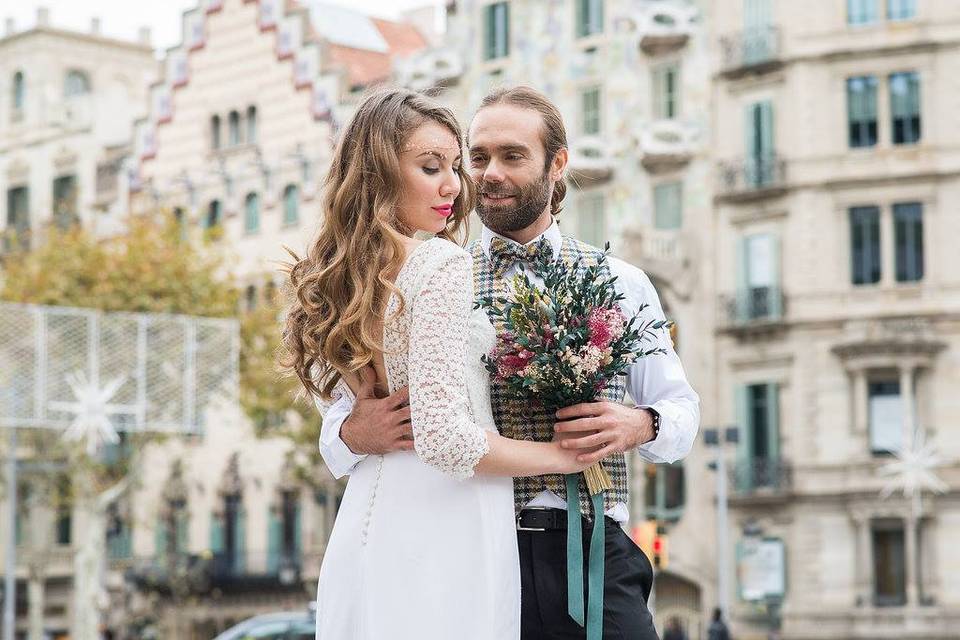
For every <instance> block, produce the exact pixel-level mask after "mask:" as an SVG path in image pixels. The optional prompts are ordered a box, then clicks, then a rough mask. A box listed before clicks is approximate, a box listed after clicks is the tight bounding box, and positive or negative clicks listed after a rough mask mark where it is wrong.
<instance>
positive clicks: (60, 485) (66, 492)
mask: <svg viewBox="0 0 960 640" xmlns="http://www.w3.org/2000/svg"><path fill="white" fill-rule="evenodd" d="M56 510H57V516H56V518H57V519H56V523H55V525H54V526H55V532H54V533H55V538H56V543H57V544H58V545H62V546H67V545H69V544H70V540H71V535H70V534H71V533H72V531H71V529H72V526H71V525H72V517H71V516H72V510H71V508H70V478H69V477H67V476H61V477H60V478H59V481H58V482H57V487H56Z"/></svg>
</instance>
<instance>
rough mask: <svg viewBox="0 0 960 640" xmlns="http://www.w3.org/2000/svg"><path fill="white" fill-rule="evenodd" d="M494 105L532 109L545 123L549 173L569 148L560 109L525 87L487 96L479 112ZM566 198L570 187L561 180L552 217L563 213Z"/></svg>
mask: <svg viewBox="0 0 960 640" xmlns="http://www.w3.org/2000/svg"><path fill="white" fill-rule="evenodd" d="M495 104H509V105H513V106H515V107H521V108H524V109H533V110H534V111H536V112H537V113H539V114H540V117H541V118H542V119H543V128H542V129H541V131H540V141H541V142H542V143H543V148H544V150H545V151H546V159H545V160H544V163H543V170H544V171H545V172H546V171H548V170H549V169H550V163H552V162H553V159H554V158H555V157H556V155H557V152H558V151H560V149H566V148H567V129H566V127H564V126H563V116H562V115H560V110H559V109H557V106H556V105H555V104H553V103H552V102H551V101H550V98H548V97H547V96H546V95H544V94H543V93H540V92H539V91H537V90H536V89H534V88H532V87H527V86H523V85H520V86H516V87H503V88H500V89H497V90H495V91H493V92H492V93H489V94H487V96H486V97H485V98H484V99H483V100H482V101H481V102H480V109H483V108H484V107H490V106H493V105H495ZM480 109H478V111H479V110H480ZM565 195H567V183H566V181H565V180H564V179H563V178H561V179H560V180H557V182H556V183H555V184H554V185H553V194H552V195H551V197H550V213H552V214H553V215H557V214H559V213H560V212H561V211H563V207H562V206H561V203H562V202H563V198H564V196H565Z"/></svg>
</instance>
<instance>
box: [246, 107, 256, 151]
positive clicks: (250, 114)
mask: <svg viewBox="0 0 960 640" xmlns="http://www.w3.org/2000/svg"><path fill="white" fill-rule="evenodd" d="M256 141H257V108H256V107H255V106H253V105H250V106H249V107H247V144H254V143H255V142H256Z"/></svg>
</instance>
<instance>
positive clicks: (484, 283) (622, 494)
mask: <svg viewBox="0 0 960 640" xmlns="http://www.w3.org/2000/svg"><path fill="white" fill-rule="evenodd" d="M470 253H471V255H472V256H473V289H474V295H475V296H476V297H477V298H481V297H486V296H492V297H495V298H496V297H499V298H502V297H505V296H506V291H507V284H508V280H507V279H506V278H502V277H501V278H497V277H496V275H495V274H494V270H493V266H492V265H491V264H490V260H489V258H487V256H486V254H485V253H484V252H483V248H482V247H481V246H480V243H479V242H474V243H473V244H472V245H471V246H470ZM601 255H602V252H601V251H600V250H599V249H596V248H594V247H591V246H590V245H588V244H584V243H582V242H580V241H578V240H574V239H573V238H567V237H564V238H563V245H562V248H561V249H560V259H561V260H563V261H564V262H566V263H567V264H568V265H572V264H573V262H574V260H576V259H577V258H581V265H582V268H586V267H588V266H590V265H593V264H596V263H597V260H598V259H599V258H600V256H601ZM604 276H605V277H606V276H609V267H608V268H607V273H605V274H604ZM491 320H492V319H491ZM498 324H499V323H497V322H494V326H495V328H496V329H497V332H498V333H499V332H500V331H502V330H503V327H502V326H498ZM624 380H625V379H624V378H623V377H618V378H616V379H615V380H614V381H613V382H612V383H610V385H609V386H607V388H606V389H604V390H603V393H601V394H600V397H599V398H598V399H604V400H609V401H610V402H622V401H623V396H624V392H625V391H626V384H625V382H624ZM490 400H491V405H492V408H493V419H494V421H495V422H496V424H497V429H498V430H499V431H500V433H501V434H502V435H503V436H505V437H507V438H512V439H514V440H533V441H536V442H549V441H550V440H552V439H553V425H554V423H555V422H556V418H555V416H554V414H553V413H552V412H548V411H545V410H544V409H542V408H539V407H533V406H531V405H530V404H529V403H527V402H524V401H522V400H517V399H515V398H512V397H510V396H509V395H508V394H507V391H506V389H505V388H504V385H503V384H502V383H498V382H497V381H496V380H494V379H492V378H491V380H490ZM603 466H604V468H605V469H606V470H607V473H608V474H610V479H611V480H612V482H613V489H612V490H610V491H607V493H606V496H605V506H604V511H609V510H610V509H611V508H612V507H613V506H614V505H615V504H617V503H618V502H622V503H624V504H629V502H628V494H627V463H626V458H625V457H624V455H623V454H622V453H618V454H615V455H612V456H609V457H607V458H605V459H604V461H603ZM544 490H550V491H552V492H553V493H555V494H557V495H558V496H560V498H562V499H563V500H566V498H567V489H566V484H565V482H564V477H563V476H562V475H560V474H553V475H546V476H535V477H530V478H514V479H513V500H514V509H515V510H516V512H517V513H519V512H520V509H522V508H523V506H524V505H526V504H527V503H528V502H530V501H531V500H533V499H534V498H535V497H536V496H537V495H538V494H539V493H541V492H542V491H544ZM580 511H581V512H582V513H583V514H584V515H585V516H586V517H588V518H591V519H592V518H593V515H592V513H593V506H592V504H591V501H590V495H589V494H588V493H587V486H586V482H585V481H584V479H583V476H582V475H581V476H580Z"/></svg>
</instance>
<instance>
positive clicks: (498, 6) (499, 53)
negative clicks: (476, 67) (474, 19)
mask: <svg viewBox="0 0 960 640" xmlns="http://www.w3.org/2000/svg"><path fill="white" fill-rule="evenodd" d="M483 23H484V34H485V38H484V55H483V57H484V59H485V60H496V59H497V58H505V57H506V56H508V55H510V6H509V5H508V4H507V3H506V2H496V3H494V4H490V5H487V7H486V8H485V9H484V21H483Z"/></svg>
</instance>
